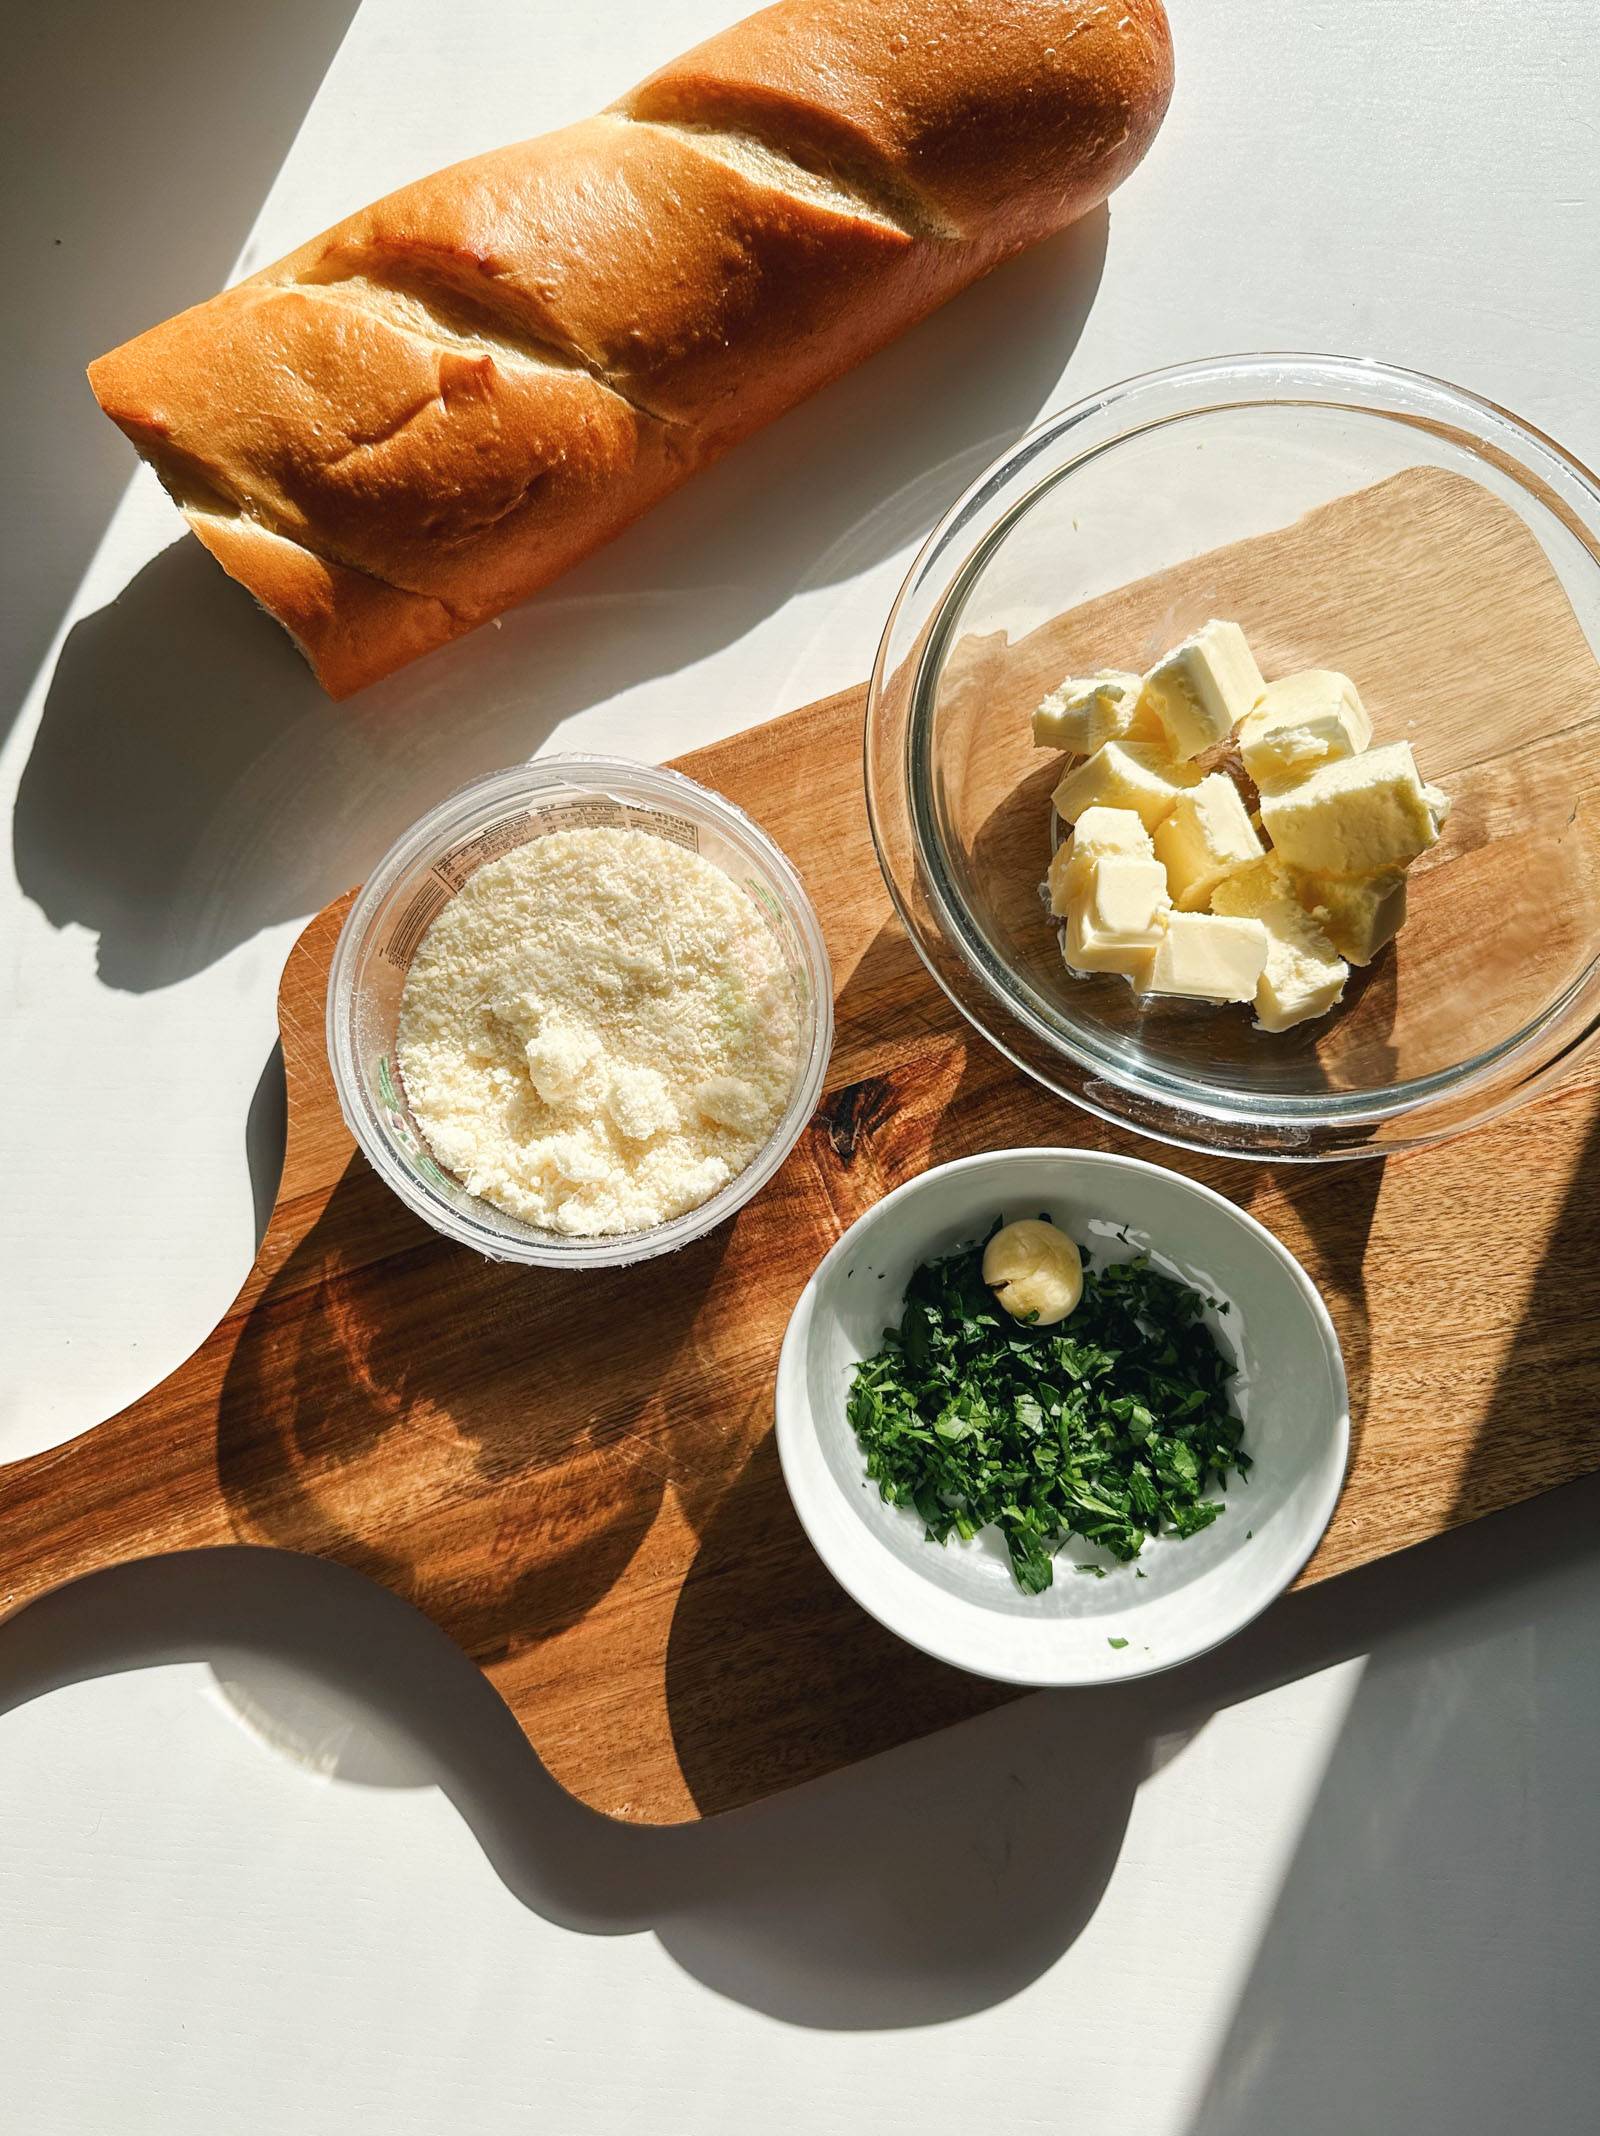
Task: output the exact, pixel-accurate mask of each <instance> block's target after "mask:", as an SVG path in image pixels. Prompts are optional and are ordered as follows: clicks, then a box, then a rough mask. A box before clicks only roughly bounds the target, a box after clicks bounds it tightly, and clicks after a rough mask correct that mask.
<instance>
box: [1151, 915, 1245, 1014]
mask: <svg viewBox="0 0 1600 2136" xmlns="http://www.w3.org/2000/svg"><path fill="white" fill-rule="evenodd" d="M1266 968H1267V930H1266V929H1265V927H1263V926H1262V924H1261V922H1260V921H1259V920H1236V919H1229V918H1223V917H1222V916H1220V915H1219V914H1217V913H1212V912H1171V913H1169V914H1168V915H1167V925H1166V930H1165V932H1164V933H1163V934H1162V937H1161V940H1160V942H1159V943H1158V944H1157V946H1156V951H1155V955H1154V956H1153V957H1152V958H1151V959H1150V961H1149V963H1148V965H1147V966H1146V967H1144V968H1143V969H1142V970H1141V971H1140V973H1139V974H1138V975H1137V977H1136V981H1135V983H1136V984H1137V985H1138V987H1139V988H1140V990H1141V992H1143V993H1147V994H1184V995H1187V996H1188V997H1189V998H1190V999H1191V1000H1194V1001H1254V1000H1255V998H1256V988H1257V987H1258V986H1259V985H1260V984H1261V974H1262V973H1263V972H1264V971H1265V970H1266Z"/></svg>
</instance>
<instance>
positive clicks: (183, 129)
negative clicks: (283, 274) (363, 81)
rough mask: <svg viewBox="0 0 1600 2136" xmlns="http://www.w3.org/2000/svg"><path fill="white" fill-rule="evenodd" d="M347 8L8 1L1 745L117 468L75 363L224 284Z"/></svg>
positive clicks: (112, 494) (0, 190) (107, 432)
mask: <svg viewBox="0 0 1600 2136" xmlns="http://www.w3.org/2000/svg"><path fill="white" fill-rule="evenodd" d="M355 12H356V7H355V0H274V5H273V6H271V7H265V8H258V7H218V6H217V5H216V4H215V0H162V4H161V5H160V6H159V7H99V8H94V9H92V10H88V11H86V10H85V9H84V8H82V7H36V8H28V9H26V10H11V11H10V15H9V24H8V26H9V27H11V28H12V29H13V30H14V32H15V34H14V35H13V36H12V37H10V38H9V39H8V40H7V48H6V76H7V89H8V91H9V92H10V93H9V94H8V96H7V100H6V125H5V128H4V131H3V133H0V232H3V242H0V251H3V252H4V255H5V260H6V302H7V309H8V314H9V317H10V318H11V320H13V321H14V322H22V321H26V322H27V324H26V335H25V340H26V348H25V351H24V350H23V349H21V347H20V346H19V343H17V342H14V344H13V350H12V353H13V356H14V357H15V356H17V355H21V357H22V360H21V361H13V362H12V363H11V364H10V365H9V366H8V369H7V377H6V401H5V424H4V429H5V444H4V466H3V476H4V483H5V494H6V496H7V497H8V498H9V499H11V501H12V504H13V509H14V512H15V519H14V522H13V528H12V534H11V538H10V539H9V540H8V543H7V554H6V574H5V575H6V592H5V619H6V627H5V630H4V633H3V634H0V738H3V736H4V734H5V730H6V729H7V727H9V725H10V723H11V721H12V719H13V718H14V717H15V715H16V712H17V709H18V707H19V705H20V704H21V703H22V700H23V697H24V695H25V693H26V690H27V687H28V684H29V681H30V679H31V678H32V676H33V674H34V672H35V669H36V666H37V663H38V661H39V659H40V657H41V655H42V654H43V653H44V651H45V648H46V647H47V646H48V644H49V642H50V638H51V635H52V633H53V632H54V631H55V630H56V628H57V626H58V624H59V622H60V619H61V614H62V611H63V610H64V608H65V607H66V605H67V603H68V601H69V600H70V599H71V597H72V591H73V588H74V587H75V586H76V585H77V583H78V581H79V580H80V579H81V577H82V575H83V570H84V566H85V564H86V563H87V562H88V560H89V557H90V555H91V554H92V552H93V550H94V546H95V544H96V542H98V541H99V539H100V536H101V534H102V532H103V531H104V528H105V524H106V521H107V519H108V517H109V516H110V514H111V512H112V511H113V509H114V508H115V506H116V502H117V499H118V498H119V497H120V496H121V495H122V493H123V491H124V489H125V488H126V487H127V483H128V479H129V477H130V475H131V474H132V472H133V466H134V460H133V454H132V452H131V451H130V449H129V447H128V444H127V441H126V439H125V438H123V437H122V436H121V434H120V433H119V432H118V431H117V430H115V429H114V428H113V427H112V425H111V424H110V423H108V422H107V421H106V419H105V417H104V416H102V415H100V414H99V413H98V412H97V410H96V408H95V404H94V398H93V396H92V395H91V393H90V391H89V387H88V382H87V380H86V379H85V378H84V375H83V373H84V366H85V365H86V364H88V363H89V362H90V361H91V360H92V359H93V358H94V357H96V356H99V355H102V354H103V353H104V352H105V351H106V350H107V349H110V348H114V347H115V346H116V344H117V343H118V342H120V341H124V340H126V339H127V338H128V336H129V335H130V334H137V333H140V332H142V331H143V329H144V328H145V327H147V326H152V325H154V324H155V322H156V321H157V320H158V319H164V318H166V317H167V316H168V315H169V314H170V313H172V312H175V311H181V310H182V309H183V307H184V306H185V305H186V304H194V303H197V302H198V301H199V300H200V299H201V298H202V297H206V296H209V295H210V293H211V291H212V290H213V289H216V288H218V287H220V285H221V284H222V283H223V281H224V280H225V279H226V278H227V275H228V273H229V271H230V269H231V268H232V266H233V263H234V261H235V260H236V259H237V257H238V255H239V251H240V247H241V246H242V245H243V243H244V241H245V238H246V236H247V235H248V233H249V230H250V226H251V224H252V222H253V221H254V220H255V217H256V215H257V213H258V211H259V209H260V207H261V204H262V201H263V200H264V199H265V198H266V195H267V192H268V189H269V188H270V186H271V185H272V182H273V179H274V177H275V175H276V173H277V171H278V169H279V167H280V165H281V164H282V161H283V158H284V155H285V153H286V151H287V150H288V148H289V145H290V143H291V142H292V141H293V139H294V136H295V131H296V129H297V128H298V126H299V125H300V123H301V121H302V119H303V118H304V117H305V114H306V110H307V107H308V106H309V105H310V103H311V100H312V98H313V97H314V96H315V94H316V91H317V87H318V84H319V83H320V82H321V80H322V78H323V75H324V74H325V73H326V71H327V68H328V63H329V61H330V60H331V59H332V58H333V55H334V53H335V52H336V51H337V49H338V46H339V41H340V39H341V38H342V37H343V35H344V33H345V30H346V29H347V28H348V26H349V24H350V21H351V19H352V18H353V16H354V14H355ZM68 84H70V90H69V91H68V92H67V93H65V94H64V93H63V90H64V87H65V85H68ZM23 529H26V532H25V533H24V531H23Z"/></svg>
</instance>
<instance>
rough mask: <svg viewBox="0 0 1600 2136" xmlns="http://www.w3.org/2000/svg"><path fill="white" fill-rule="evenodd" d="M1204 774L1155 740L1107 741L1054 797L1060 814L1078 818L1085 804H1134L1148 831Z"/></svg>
mask: <svg viewBox="0 0 1600 2136" xmlns="http://www.w3.org/2000/svg"><path fill="white" fill-rule="evenodd" d="M1199 779H1200V774H1199V773H1198V772H1197V771H1194V770H1192V769H1191V768H1190V767H1189V765H1187V764H1174V763H1173V762H1171V760H1170V759H1169V758H1168V757H1167V755H1166V753H1165V751H1164V750H1163V749H1161V748H1160V747H1159V746H1158V745H1157V744H1156V743H1154V742H1106V743H1104V744H1102V746H1101V747H1100V748H1099V749H1097V750H1096V751H1095V753H1094V755H1093V756H1092V757H1089V758H1087V759H1086V760H1085V761H1084V762H1083V763H1081V764H1078V765H1075V766H1074V767H1073V769H1072V770H1071V771H1069V772H1068V773H1067V775H1066V777H1065V778H1064V779H1063V780H1062V781H1061V783H1060V785H1059V786H1057V788H1056V790H1055V792H1054V793H1053V794H1052V795H1051V796H1050V799H1051V801H1052V803H1053V804H1054V807H1055V811H1056V814H1057V815H1058V816H1060V817H1062V818H1063V820H1064V821H1066V822H1068V823H1076V822H1077V820H1078V818H1079V817H1080V816H1081V815H1082V814H1083V813H1084V811H1085V809H1090V808H1116V809H1132V811H1133V813H1134V814H1135V815H1136V816H1137V817H1138V819H1139V821H1140V822H1141V823H1142V824H1143V825H1144V827H1145V829H1146V830H1147V831H1153V830H1154V829H1155V827H1156V825H1157V824H1158V823H1160V822H1161V821H1162V819H1163V818H1164V817H1165V816H1167V815H1169V814H1170V813H1171V810H1172V804H1173V803H1174V802H1175V801H1176V800H1177V798H1178V796H1179V794H1181V793H1182V792H1183V791H1184V789H1185V788H1186V787H1189V786H1195V785H1198V783H1199Z"/></svg>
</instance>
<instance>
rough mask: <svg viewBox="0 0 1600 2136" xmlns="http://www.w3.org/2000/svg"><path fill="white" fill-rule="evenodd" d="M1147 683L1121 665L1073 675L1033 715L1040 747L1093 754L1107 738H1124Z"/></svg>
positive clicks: (1109, 739) (1034, 734)
mask: <svg viewBox="0 0 1600 2136" xmlns="http://www.w3.org/2000/svg"><path fill="white" fill-rule="evenodd" d="M1142 688H1143V683H1142V681H1141V679H1140V677H1139V676H1137V675H1130V674H1128V673H1126V672H1124V670H1122V669H1120V668H1102V669H1101V670H1100V672H1099V674H1098V675H1090V676H1087V677H1083V678H1078V679H1074V678H1073V677H1071V676H1069V677H1068V678H1067V680H1066V681H1065V682H1064V683H1062V685H1061V687H1060V689H1058V690H1052V691H1051V692H1050V695H1049V696H1048V697H1047V698H1046V699H1045V701H1044V703H1043V704H1042V705H1040V706H1039V708H1038V710H1037V711H1036V712H1035V713H1034V715H1033V744H1034V747H1035V748H1036V749H1065V750H1067V751H1069V752H1070V754H1071V755H1073V756H1093V755H1094V752H1095V751H1096V750H1097V749H1098V748H1099V747H1100V746H1101V744H1102V743H1104V742H1116V741H1120V740H1121V739H1122V738H1123V736H1124V735H1125V734H1127V732H1128V730H1129V729H1130V728H1131V727H1132V725H1133V714H1134V708H1135V706H1136V705H1137V704H1138V702H1139V692H1140V690H1141V689H1142Z"/></svg>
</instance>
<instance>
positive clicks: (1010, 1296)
mask: <svg viewBox="0 0 1600 2136" xmlns="http://www.w3.org/2000/svg"><path fill="white" fill-rule="evenodd" d="M983 1280H984V1282H985V1283H987V1284H988V1285H989V1288H990V1289H991V1290H992V1291H993V1292H994V1294H995V1296H996V1298H998V1299H999V1301H1000V1303H1001V1304H1002V1305H1003V1306H1004V1307H1005V1309H1006V1311H1007V1312H1008V1313H1009V1314H1010V1315H1011V1317H1012V1319H1013V1320H1031V1321H1032V1322H1033V1323H1034V1324H1035V1326H1037V1327H1049V1326H1051V1325H1052V1324H1053V1323H1054V1322H1055V1321H1057V1320H1065V1319H1066V1317H1067V1315H1068V1314H1069V1313H1070V1312H1071V1311H1072V1309H1073V1307H1074V1306H1075V1305H1076V1304H1077V1302H1078V1300H1079V1299H1080V1298H1081V1297H1082V1296H1083V1256H1082V1255H1081V1254H1080V1253H1079V1252H1078V1249H1077V1247H1076V1246H1074V1244H1073V1243H1072V1241H1071V1239H1069V1238H1068V1237H1067V1234H1066V1233H1065V1232H1064V1231H1058V1230H1057V1229H1056V1227H1055V1225H1054V1224H1050V1223H1046V1222H1045V1221H1044V1220H1043V1218H1041V1217H1035V1216H1029V1217H1024V1218H1022V1219H1021V1221H1020V1222H1018V1223H1015V1224H1007V1225H1005V1226H1004V1227H1003V1228H1002V1229H1001V1230H999V1231H997V1232H996V1233H995V1235H994V1237H993V1238H992V1239H991V1240H990V1241H989V1243H988V1245H987V1246H986V1247H985V1248H984V1249H983Z"/></svg>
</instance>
